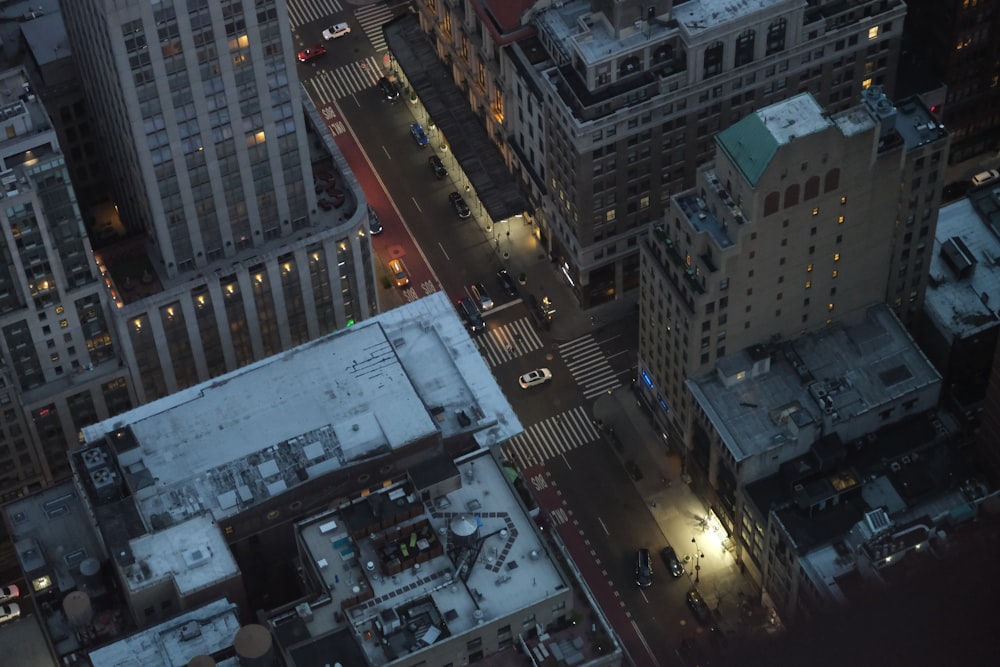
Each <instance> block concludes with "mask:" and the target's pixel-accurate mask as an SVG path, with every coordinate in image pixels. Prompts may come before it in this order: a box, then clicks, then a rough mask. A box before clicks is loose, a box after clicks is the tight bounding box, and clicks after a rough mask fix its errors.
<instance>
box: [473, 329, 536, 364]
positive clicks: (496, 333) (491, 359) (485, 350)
mask: <svg viewBox="0 0 1000 667" xmlns="http://www.w3.org/2000/svg"><path fill="white" fill-rule="evenodd" d="M473 340H475V341H476V347H478V348H479V353H480V354H482V355H483V358H484V359H486V365H487V366H489V367H490V368H494V367H495V366H499V365H500V364H504V363H507V362H508V361H510V360H511V359H515V358H517V357H520V356H521V355H523V354H527V353H528V352H531V351H533V350H537V349H539V348H541V347H542V339H541V338H539V337H538V334H537V333H535V328H534V327H533V326H532V325H531V320H529V319H528V318H527V317H522V318H521V319H519V320H514V321H513V322H508V323H507V324H502V325H500V326H496V327H494V326H489V325H488V326H487V330H486V332H485V333H483V334H482V335H480V336H478V337H476V338H474V339H473Z"/></svg>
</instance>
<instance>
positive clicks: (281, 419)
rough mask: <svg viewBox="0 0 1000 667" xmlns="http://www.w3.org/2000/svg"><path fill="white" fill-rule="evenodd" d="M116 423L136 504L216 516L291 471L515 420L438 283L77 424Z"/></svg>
mask: <svg viewBox="0 0 1000 667" xmlns="http://www.w3.org/2000/svg"><path fill="white" fill-rule="evenodd" d="M125 427H130V428H131V432H132V434H133V435H134V436H135V440H136V442H137V444H138V447H137V448H133V449H132V450H128V451H122V452H121V453H120V454H119V457H118V458H119V463H120V464H121V467H122V468H123V469H127V470H128V471H129V472H130V473H131V474H132V476H133V478H134V479H145V480H146V482H145V483H144V484H143V485H142V486H141V487H140V488H138V489H136V492H135V497H136V499H137V501H138V505H139V508H140V512H141V514H142V515H143V516H145V517H146V520H147V524H148V523H149V518H150V517H151V516H153V515H154V514H159V515H160V516H161V518H165V516H169V517H170V518H172V519H173V521H174V522H181V521H184V520H185V519H187V518H189V517H190V516H193V515H196V514H199V513H201V512H202V511H205V510H208V511H209V512H211V513H212V515H213V516H214V517H215V519H216V520H221V519H223V518H225V517H227V516H231V515H234V514H237V513H239V512H241V511H243V510H245V509H246V508H247V507H249V506H252V505H254V504H257V503H259V502H261V501H263V500H266V499H268V498H270V497H273V496H275V495H278V494H280V493H282V492H283V491H285V490H286V489H288V488H291V487H293V486H295V485H296V484H299V483H301V482H302V481H303V472H304V473H306V475H307V477H308V478H309V479H312V478H315V477H317V476H319V475H321V474H323V473H325V472H329V471H330V470H334V469H337V468H340V467H346V466H349V465H351V464H352V462H353V461H355V460H358V459H360V458H363V457H368V456H371V455H373V454H376V453H378V452H380V451H387V450H395V449H397V448H399V447H402V446H404V445H407V444H410V443H413V442H415V441H418V440H420V439H426V438H433V437H441V438H448V437H450V436H454V435H457V434H459V433H465V432H472V433H474V437H475V440H476V441H477V442H478V443H479V444H480V445H481V446H483V447H488V446H491V445H494V444H498V443H501V442H504V441H506V440H507V439H509V438H510V437H512V436H513V435H516V434H517V433H520V432H521V431H522V427H521V425H520V423H519V422H518V420H517V418H516V417H515V416H514V411H513V409H512V408H511V406H510V404H509V403H508V402H507V399H506V398H505V397H504V395H503V393H502V392H501V391H500V388H499V387H498V386H497V384H496V382H495V381H494V378H493V376H492V374H491V373H490V371H489V368H488V367H487V365H486V363H485V361H484V360H483V358H482V357H481V356H480V354H479V352H478V350H477V349H476V346H475V344H474V343H473V341H472V339H471V338H470V337H469V334H468V332H467V331H466V328H465V326H464V324H463V323H462V322H461V321H460V320H459V318H458V314H457V313H456V312H455V310H454V308H453V307H452V305H451V303H450V302H449V301H448V299H447V297H446V296H445V295H444V293H443V292H439V293H436V294H433V295H430V296H427V297H424V298H422V299H419V300H417V301H415V302H413V303H410V304H407V305H405V306H402V307H400V308H396V309H394V310H392V311H389V312H388V313H383V314H381V315H378V316H376V317H374V318H371V319H369V320H366V321H364V322H361V323H359V324H357V325H355V326H353V327H351V328H349V329H347V330H344V331H341V332H337V333H334V334H330V335H328V336H325V337H323V338H320V339H317V340H315V341H312V342H310V343H306V344H304V345H301V346H299V347H297V348H294V349H291V350H288V351H286V352H283V353H281V354H278V355H275V356H273V357H269V358H267V359H264V360H262V361H259V362H256V363H254V364H251V365H249V366H246V367H245V368H242V369H239V370H236V371H233V372H231V373H228V374H226V375H223V376H220V377H218V378H216V379H214V380H211V381H208V382H205V383H203V384H200V385H197V386H194V387H191V388H189V389H186V390H183V391H180V392H177V393H176V394H172V395H170V396H168V397H165V398H163V399H160V400H158V401H155V402H152V403H149V404H146V405H143V406H140V407H138V408H136V409H134V410H131V411H129V412H126V413H124V414H121V415H118V416H116V417H113V418H111V419H108V420H105V421H103V422H100V423H97V424H94V425H91V426H88V427H86V428H84V429H83V435H84V438H85V440H86V441H87V442H88V443H90V442H98V441H100V440H102V439H103V438H104V436H105V435H106V434H109V433H114V432H116V431H120V430H122V429H125Z"/></svg>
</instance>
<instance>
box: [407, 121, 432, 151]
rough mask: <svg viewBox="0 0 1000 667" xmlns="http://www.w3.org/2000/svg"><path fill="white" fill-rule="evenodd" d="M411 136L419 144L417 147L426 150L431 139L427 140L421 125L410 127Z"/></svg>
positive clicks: (416, 124)
mask: <svg viewBox="0 0 1000 667" xmlns="http://www.w3.org/2000/svg"><path fill="white" fill-rule="evenodd" d="M410 134H411V135H413V140H414V141H415V142H417V146H420V147H421V148H426V147H427V144H428V143H430V139H428V138H427V133H425V132H424V128H422V127H420V123H413V124H411V125H410Z"/></svg>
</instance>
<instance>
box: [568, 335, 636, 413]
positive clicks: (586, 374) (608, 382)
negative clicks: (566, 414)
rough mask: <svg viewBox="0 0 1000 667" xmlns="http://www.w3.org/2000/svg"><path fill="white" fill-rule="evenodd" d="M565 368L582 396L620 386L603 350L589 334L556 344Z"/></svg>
mask: <svg viewBox="0 0 1000 667" xmlns="http://www.w3.org/2000/svg"><path fill="white" fill-rule="evenodd" d="M557 349H558V350H559V354H560V356H562V358H563V362H564V363H565V364H566V368H568V369H569V372H570V375H572V376H573V380H574V381H575V382H576V384H577V386H579V387H580V389H582V390H583V396H584V398H588V399H589V398H594V397H595V396H600V395H601V394H603V393H606V392H609V391H611V390H613V389H617V388H618V387H620V386H622V384H621V382H619V381H618V376H617V375H616V374H615V371H614V370H613V369H612V368H611V364H609V363H608V359H607V356H606V355H605V353H604V350H602V349H601V347H600V346H599V345H598V344H597V342H596V341H595V340H594V337H593V336H591V335H590V334H587V335H586V336H580V337H579V338H577V339H575V340H571V341H569V342H568V343H562V344H561V345H558V346H557Z"/></svg>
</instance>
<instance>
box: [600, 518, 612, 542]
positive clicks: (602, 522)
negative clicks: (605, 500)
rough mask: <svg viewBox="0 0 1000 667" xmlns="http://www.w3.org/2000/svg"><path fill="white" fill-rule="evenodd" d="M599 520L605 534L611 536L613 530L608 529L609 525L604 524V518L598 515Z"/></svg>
mask: <svg viewBox="0 0 1000 667" xmlns="http://www.w3.org/2000/svg"><path fill="white" fill-rule="evenodd" d="M597 521H598V522H599V523H600V524H601V528H603V529H604V534H605V535H607V536H609V537H610V536H611V531H610V530H608V527H607V526H605V525H604V519H602V518H601V517H597Z"/></svg>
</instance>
